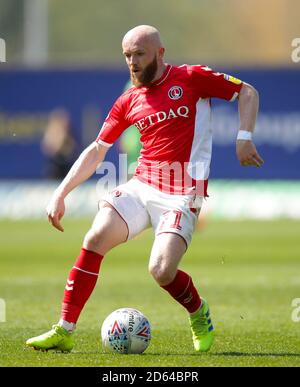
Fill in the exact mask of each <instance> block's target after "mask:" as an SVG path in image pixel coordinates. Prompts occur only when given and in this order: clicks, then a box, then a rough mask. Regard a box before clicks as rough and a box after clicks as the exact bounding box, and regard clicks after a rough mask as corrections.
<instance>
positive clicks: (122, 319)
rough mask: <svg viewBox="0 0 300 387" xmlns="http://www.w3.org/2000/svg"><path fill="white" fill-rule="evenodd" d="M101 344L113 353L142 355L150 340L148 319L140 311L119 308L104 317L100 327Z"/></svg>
mask: <svg viewBox="0 0 300 387" xmlns="http://www.w3.org/2000/svg"><path fill="white" fill-rule="evenodd" d="M101 337H102V344H103V346H104V348H105V349H107V350H108V351H110V352H115V353H122V354H127V353H142V352H144V351H145V350H146V348H147V347H148V345H149V344H150V340H151V327H150V323H149V321H148V319H147V318H146V317H145V316H144V315H143V313H141V312H140V311H138V310H136V309H132V308H121V309H117V310H115V311H114V312H112V313H111V314H110V315H108V316H107V317H106V319H105V320H104V322H103V324H102V327H101Z"/></svg>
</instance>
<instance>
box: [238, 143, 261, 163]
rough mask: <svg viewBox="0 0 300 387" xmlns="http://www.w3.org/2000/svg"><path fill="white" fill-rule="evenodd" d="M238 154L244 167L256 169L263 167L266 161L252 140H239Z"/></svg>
mask: <svg viewBox="0 0 300 387" xmlns="http://www.w3.org/2000/svg"><path fill="white" fill-rule="evenodd" d="M236 154H237V158H238V160H239V162H240V164H241V165H242V166H248V165H254V166H255V167H261V166H262V165H263V164H264V160H263V159H262V158H261V157H260V155H259V153H258V152H257V150H256V147H255V145H254V143H253V142H252V141H250V140H237V142H236Z"/></svg>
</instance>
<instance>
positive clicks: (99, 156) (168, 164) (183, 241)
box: [26, 25, 263, 352]
mask: <svg viewBox="0 0 300 387" xmlns="http://www.w3.org/2000/svg"><path fill="white" fill-rule="evenodd" d="M122 48H123V54H124V56H125V59H126V63H127V65H128V68H129V72H130V76H131V80H132V84H133V87H131V88H130V89H129V90H127V91H125V92H124V93H123V94H122V95H121V96H120V97H119V98H118V99H117V100H116V102H115V103H114V105H113V107H112V109H111V111H110V113H109V115H108V116H107V118H106V119H105V122H104V124H103V126H102V128H101V130H100V133H99V135H98V137H97V139H96V140H95V142H93V143H92V144H91V145H90V146H89V147H87V148H86V149H85V150H84V151H83V152H82V154H81V155H80V157H79V158H78V160H77V161H76V162H75V163H74V165H73V166H72V168H71V170H70V171H69V173H68V174H67V176H66V177H65V179H64V180H63V181H62V183H61V184H60V185H59V187H58V188H57V189H56V191H55V192H54V194H53V197H52V199H51V201H50V203H49V205H48V207H47V213H48V218H49V221H50V222H51V223H52V225H53V226H54V227H55V228H57V229H58V230H60V231H63V227H62V225H61V219H62V217H63V215H64V212H65V204H64V201H65V197H66V196H67V195H68V194H69V193H70V192H71V191H72V190H73V189H74V188H75V187H76V186H78V185H79V184H81V183H82V182H84V181H85V180H86V179H88V178H89V177H90V176H91V175H92V174H93V173H94V172H95V170H96V168H97V167H98V166H99V164H100V163H101V162H102V161H103V160H104V157H105V155H106V152H107V151H108V149H109V148H110V146H112V145H113V143H114V142H115V141H116V140H117V138H118V137H119V136H120V135H121V134H122V132H123V131H124V130H125V129H126V128H128V127H129V126H130V125H133V124H134V125H135V126H136V127H137V128H138V130H139V131H140V134H141V143H142V149H141V153H140V157H139V163H138V166H137V168H136V172H135V175H134V177H133V178H132V179H130V180H129V181H128V182H127V183H125V184H123V185H120V186H119V187H117V188H116V189H115V190H113V192H110V193H109V194H107V195H105V196H104V197H103V198H102V200H101V202H100V210H99V212H98V214H97V215H96V217H95V220H94V222H93V224H92V226H91V229H90V230H89V231H88V232H87V234H86V236H85V238H84V241H83V246H82V249H81V252H80V254H79V256H78V258H77V260H76V262H75V264H74V266H73V268H72V269H71V271H70V273H69V277H68V279H67V284H66V287H65V291H64V296H63V301H62V307H61V317H60V320H59V321H58V323H57V324H55V325H53V327H52V329H51V330H50V331H48V332H46V333H44V334H42V335H40V336H37V337H34V338H31V339H29V340H27V342H26V344H27V346H30V347H34V348H35V349H41V350H48V349H58V350H61V351H71V350H72V348H73V346H74V335H73V332H74V329H75V326H76V322H77V320H78V318H79V315H80V313H81V311H82V309H83V307H84V305H85V303H86V301H87V300H88V298H89V296H90V294H91V293H92V291H93V289H94V287H95V285H96V281H97V278H98V274H99V270H100V264H101V261H102V260H103V257H104V255H105V254H106V253H107V252H108V251H109V250H111V249H112V248H113V247H115V246H117V245H119V244H121V243H123V242H126V241H127V240H128V239H131V238H133V237H134V236H135V235H137V234H138V233H140V232H141V231H142V230H144V229H145V228H147V227H148V226H149V225H150V224H151V225H152V227H153V229H154V232H155V240H154V244H153V248H152V251H151V254H150V260H149V272H150V273H151V275H152V276H153V278H154V279H155V281H156V282H157V283H158V285H159V286H160V287H161V288H162V289H164V290H165V291H167V292H168V293H169V294H170V296H171V297H173V298H174V299H175V300H176V301H177V302H178V303H179V304H181V305H182V306H183V307H184V308H185V309H186V310H187V312H188V316H189V323H190V328H191V332H192V339H193V344H194V348H195V350H196V351H197V352H206V351H208V350H209V349H210V347H211V345H212V343H213V339H214V331H213V325H212V320H211V317H210V311H209V307H208V303H207V302H206V300H204V298H202V297H200V296H199V293H198V291H197V289H196V287H195V286H194V283H193V280H192V277H191V276H190V275H189V274H188V273H186V272H184V271H182V270H180V269H179V268H178V267H179V264H180V261H181V259H182V257H183V255H184V254H185V252H186V250H187V248H188V246H189V244H190V242H191V238H192V233H193V231H194V228H195V224H196V221H197V217H198V215H199V212H200V208H201V204H202V200H203V198H204V197H205V196H207V181H208V175H209V165H210V159H211V147H212V131H211V127H210V107H211V98H213V97H216V98H222V99H225V100H227V101H234V100H236V99H237V100H238V108H239V115H240V127H239V130H238V133H237V141H236V152H237V158H238V160H239V162H240V164H241V165H244V166H246V165H248V166H251V165H253V166H256V167H260V166H261V165H262V164H263V160H262V158H261V156H260V155H259V154H258V152H257V150H256V147H255V145H254V143H253V142H252V132H253V130H254V127H255V122H256V116H257V112H258V93H257V91H256V90H255V89H254V88H253V87H252V86H251V85H249V84H247V83H245V82H242V81H240V80H238V79H236V78H234V77H232V76H229V75H226V74H223V73H219V72H215V71H213V70H212V69H210V68H209V67H207V66H202V65H193V66H192V65H186V64H185V65H182V66H173V65H170V64H167V63H165V62H164V53H165V49H164V47H163V45H162V42H161V38H160V34H159V32H158V31H157V29H155V28H154V27H152V26H146V25H141V26H137V27H135V28H133V29H132V30H130V31H129V32H127V33H126V35H125V36H124V38H123V41H122Z"/></svg>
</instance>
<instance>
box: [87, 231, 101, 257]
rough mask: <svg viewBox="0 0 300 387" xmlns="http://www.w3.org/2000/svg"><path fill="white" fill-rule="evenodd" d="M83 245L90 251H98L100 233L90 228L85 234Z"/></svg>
mask: <svg viewBox="0 0 300 387" xmlns="http://www.w3.org/2000/svg"><path fill="white" fill-rule="evenodd" d="M83 246H84V247H85V248H86V249H87V250H91V251H97V252H98V251H99V250H101V235H100V233H97V232H95V230H94V229H93V228H91V229H90V230H89V231H88V232H87V234H86V235H85V238H84V241H83Z"/></svg>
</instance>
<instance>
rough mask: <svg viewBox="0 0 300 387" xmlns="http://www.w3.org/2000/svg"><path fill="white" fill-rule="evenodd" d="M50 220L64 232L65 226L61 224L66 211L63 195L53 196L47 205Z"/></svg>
mask: <svg viewBox="0 0 300 387" xmlns="http://www.w3.org/2000/svg"><path fill="white" fill-rule="evenodd" d="M46 211H47V215H48V220H49V222H50V223H51V224H52V226H53V227H55V228H56V229H57V230H59V231H61V232H63V231H64V228H63V226H62V225H61V224H60V220H61V218H62V217H63V216H64V213H65V201H64V199H63V198H62V197H57V196H55V195H54V196H53V197H52V199H51V200H50V202H49V204H48V206H47V210H46Z"/></svg>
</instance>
